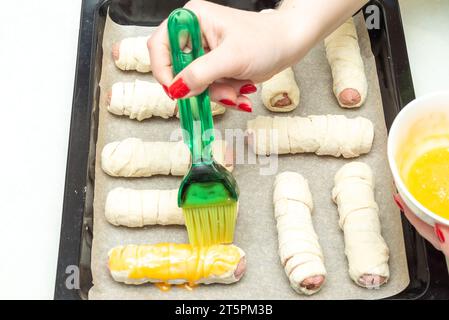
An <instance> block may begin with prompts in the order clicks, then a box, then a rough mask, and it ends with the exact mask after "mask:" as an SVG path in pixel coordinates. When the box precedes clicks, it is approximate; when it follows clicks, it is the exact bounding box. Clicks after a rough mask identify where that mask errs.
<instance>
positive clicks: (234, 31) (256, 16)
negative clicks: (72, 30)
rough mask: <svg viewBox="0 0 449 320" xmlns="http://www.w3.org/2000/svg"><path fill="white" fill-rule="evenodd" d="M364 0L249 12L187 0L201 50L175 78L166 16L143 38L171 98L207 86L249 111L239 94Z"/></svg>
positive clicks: (292, 1) (292, 2) (296, 3)
mask: <svg viewBox="0 0 449 320" xmlns="http://www.w3.org/2000/svg"><path fill="white" fill-rule="evenodd" d="M366 2H367V0H345V1H329V0H314V1H310V0H284V1H282V4H281V6H280V7H279V8H278V9H277V10H264V11H262V12H251V11H244V10H237V9H233V8H229V7H224V6H220V5H217V4H214V3H210V2H207V1H199V0H193V1H190V2H188V3H187V4H186V5H185V8H188V9H190V10H191V11H193V12H194V13H195V14H196V15H197V17H198V19H199V22H200V25H201V30H202V38H203V46H204V47H205V49H206V54H205V55H204V56H202V57H200V58H198V59H196V60H195V61H193V62H192V63H191V64H190V65H189V66H188V67H187V68H185V69H184V70H183V71H182V72H180V73H179V74H178V75H177V76H176V77H175V78H173V74H172V65H171V58H170V45H169V41H168V34H167V21H164V22H163V23H162V24H161V25H160V26H159V28H158V29H157V30H156V32H155V33H154V34H153V35H152V37H151V39H150V40H149V41H148V48H149V50H150V58H151V67H152V71H153V75H154V76H155V77H156V79H157V80H158V81H159V82H160V83H161V85H162V86H163V87H164V89H165V91H166V92H167V94H168V95H169V96H170V97H171V98H173V99H178V98H188V97H191V96H195V95H198V94H199V93H201V92H203V91H204V90H205V89H206V88H207V87H208V86H209V88H210V95H211V98H212V100H214V101H218V102H221V103H222V104H224V105H228V106H234V107H237V108H239V109H241V110H244V111H251V101H250V100H249V99H248V98H247V97H246V96H245V94H249V93H252V92H255V91H256V87H255V86H254V83H258V82H262V81H265V80H268V79H269V78H271V77H272V76H273V75H274V74H276V73H278V72H280V71H282V70H283V69H285V68H286V67H289V66H291V65H293V64H294V63H296V62H298V61H299V60H300V59H301V58H302V57H303V56H305V55H306V53H307V52H308V51H309V50H310V49H311V48H312V47H313V46H314V45H315V44H316V43H317V42H319V41H320V40H322V39H323V38H324V37H325V36H326V35H328V34H329V33H330V32H332V31H333V30H335V29H336V28H337V27H338V26H339V25H341V24H342V23H343V22H344V21H345V20H346V19H348V18H349V17H350V16H351V15H352V14H353V13H354V12H356V11H357V10H358V9H360V7H361V6H362V5H363V4H364V3H366Z"/></svg>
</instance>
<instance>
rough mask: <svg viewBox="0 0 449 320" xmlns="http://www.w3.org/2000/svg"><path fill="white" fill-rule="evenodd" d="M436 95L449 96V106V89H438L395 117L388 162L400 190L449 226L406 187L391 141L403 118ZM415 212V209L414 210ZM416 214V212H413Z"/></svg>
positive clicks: (411, 102)
mask: <svg viewBox="0 0 449 320" xmlns="http://www.w3.org/2000/svg"><path fill="white" fill-rule="evenodd" d="M436 97H444V98H447V101H448V106H449V90H443V91H436V92H431V93H428V94H425V95H422V96H420V97H418V98H416V99H414V100H412V101H410V102H409V103H408V104H407V105H406V106H405V107H404V108H402V110H401V111H400V112H399V113H398V115H397V116H396V117H395V119H394V121H393V123H392V125H391V127H390V132H389V133H388V140H387V141H388V143H387V157H388V163H389V165H390V170H391V172H392V174H393V179H394V181H395V183H396V184H397V188H398V191H399V190H402V192H403V193H404V194H405V196H406V197H407V198H408V199H407V200H409V201H410V202H411V203H412V204H413V205H414V206H415V207H416V208H418V209H419V210H421V211H422V212H424V213H425V214H426V215H428V216H429V217H431V218H432V219H433V220H435V221H438V222H440V223H442V224H444V225H447V226H449V219H446V218H443V217H441V216H440V215H438V214H436V213H433V212H432V211H431V210H429V209H427V208H426V207H424V206H423V205H422V204H421V203H420V202H419V201H418V200H416V198H415V197H414V196H413V195H412V194H411V192H410V191H409V190H408V188H407V187H406V185H405V183H404V181H403V180H402V177H401V175H400V174H399V170H398V167H397V164H396V159H395V157H394V151H395V149H396V148H393V143H392V142H391V141H392V140H393V138H396V136H397V135H398V132H399V124H400V123H402V122H403V120H402V119H403V118H404V117H406V116H407V115H408V114H410V113H413V112H415V110H416V109H418V108H421V107H425V104H426V101H427V100H430V99H433V98H436ZM412 212H413V210H412ZM413 213H414V214H415V215H416V213H415V212H413Z"/></svg>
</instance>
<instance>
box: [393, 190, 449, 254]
mask: <svg viewBox="0 0 449 320" xmlns="http://www.w3.org/2000/svg"><path fill="white" fill-rule="evenodd" d="M394 201H395V202H396V204H397V206H398V207H399V209H401V211H402V212H404V214H405V216H406V217H407V219H408V220H409V221H410V223H411V224H412V225H413V226H414V227H415V229H416V230H417V231H418V232H419V233H420V234H421V235H422V236H423V237H424V238H425V239H426V240H427V241H429V242H430V243H431V244H432V245H433V246H434V247H435V248H437V249H438V250H440V251H442V252H443V253H444V255H445V256H446V257H449V227H447V226H443V225H440V224H435V227H432V226H430V225H428V224H427V223H425V222H424V221H422V220H421V219H419V218H418V217H417V216H416V215H415V214H414V213H413V212H412V211H411V210H410V208H408V207H407V205H406V204H405V203H404V201H403V200H402V198H401V196H400V195H399V194H395V195H394Z"/></svg>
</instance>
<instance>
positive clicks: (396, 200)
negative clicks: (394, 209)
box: [393, 195, 404, 211]
mask: <svg viewBox="0 0 449 320" xmlns="http://www.w3.org/2000/svg"><path fill="white" fill-rule="evenodd" d="M393 200H394V202H395V203H396V205H397V206H398V208H399V210H401V211H404V207H403V206H402V204H401V203H400V202H399V200H398V199H397V195H394V196H393Z"/></svg>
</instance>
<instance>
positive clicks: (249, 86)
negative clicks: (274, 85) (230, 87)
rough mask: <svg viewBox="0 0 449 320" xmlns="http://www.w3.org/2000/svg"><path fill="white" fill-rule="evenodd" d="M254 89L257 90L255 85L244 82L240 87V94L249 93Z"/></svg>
mask: <svg viewBox="0 0 449 320" xmlns="http://www.w3.org/2000/svg"><path fill="white" fill-rule="evenodd" d="M256 91H257V88H256V86H255V85H253V84H251V83H248V84H245V85H244V86H242V87H241V88H240V93H241V94H249V93H253V92H256Z"/></svg>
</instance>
